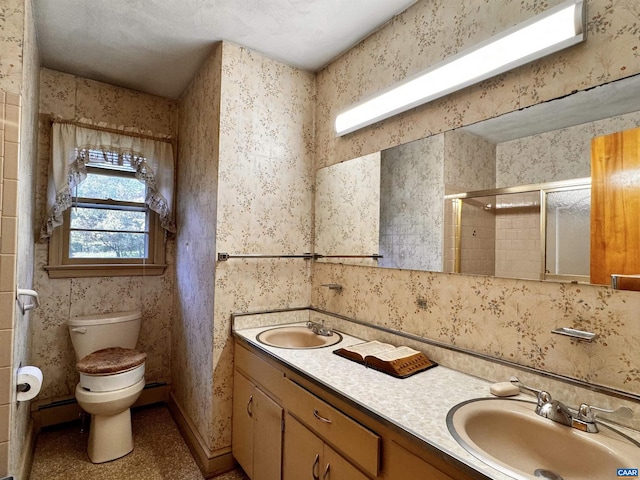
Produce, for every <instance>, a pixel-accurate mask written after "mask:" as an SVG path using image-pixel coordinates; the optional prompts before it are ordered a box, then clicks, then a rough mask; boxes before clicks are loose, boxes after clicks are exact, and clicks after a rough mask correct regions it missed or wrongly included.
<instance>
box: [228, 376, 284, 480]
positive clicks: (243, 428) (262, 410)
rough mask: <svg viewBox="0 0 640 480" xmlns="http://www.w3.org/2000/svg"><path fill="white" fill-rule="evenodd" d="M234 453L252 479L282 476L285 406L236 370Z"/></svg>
mask: <svg viewBox="0 0 640 480" xmlns="http://www.w3.org/2000/svg"><path fill="white" fill-rule="evenodd" d="M233 381H234V388H233V427H232V428H233V437H232V453H233V456H234V457H235V459H236V460H237V461H238V463H239V464H240V465H241V466H242V468H243V469H244V471H245V472H246V474H247V475H248V476H249V478H251V480H274V479H279V478H280V458H281V456H282V412H283V409H282V407H281V406H280V405H278V404H277V403H276V402H275V401H273V400H272V399H271V398H269V397H268V396H267V395H266V394H265V393H264V392H263V391H262V390H260V388H258V387H257V386H256V385H254V384H253V383H252V382H251V381H250V380H249V379H247V378H246V377H245V376H244V375H242V373H240V372H239V371H237V370H236V372H235V375H234V380H233Z"/></svg>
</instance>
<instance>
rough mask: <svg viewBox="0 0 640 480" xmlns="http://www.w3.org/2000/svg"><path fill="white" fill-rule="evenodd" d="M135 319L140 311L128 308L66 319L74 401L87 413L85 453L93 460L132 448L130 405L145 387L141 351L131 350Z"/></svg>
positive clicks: (136, 330)
mask: <svg viewBox="0 0 640 480" xmlns="http://www.w3.org/2000/svg"><path fill="white" fill-rule="evenodd" d="M141 318H142V314H141V313H140V312H138V311H129V312H117V313H111V314H100V315H87V316H82V317H74V318H71V319H69V320H68V322H67V324H68V327H69V334H70V335H71V342H72V343H73V348H74V350H75V353H76V360H77V364H76V368H77V370H78V372H79V373H80V382H79V383H78V385H77V386H76V400H77V401H78V405H80V407H81V408H82V409H83V410H84V411H85V412H87V413H89V414H91V428H90V431H89V443H88V446H87V453H88V454H89V459H90V460H91V461H92V462H93V463H103V462H108V461H110V460H115V459H117V458H120V457H123V456H125V455H127V454H128V453H130V452H131V451H132V450H133V436H132V433H131V411H130V407H131V405H133V404H134V402H135V401H136V400H137V399H138V397H139V396H140V393H141V392H142V389H143V388H144V385H145V380H144V368H145V363H144V362H145V359H146V354H145V353H143V352H139V351H137V350H134V348H135V346H136V343H137V341H138V334H139V333H140V322H141Z"/></svg>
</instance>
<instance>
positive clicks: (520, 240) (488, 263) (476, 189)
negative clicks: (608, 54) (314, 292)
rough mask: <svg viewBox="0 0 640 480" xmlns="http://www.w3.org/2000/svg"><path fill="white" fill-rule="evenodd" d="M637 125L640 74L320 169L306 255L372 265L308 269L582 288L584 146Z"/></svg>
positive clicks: (586, 197) (586, 218)
mask: <svg viewBox="0 0 640 480" xmlns="http://www.w3.org/2000/svg"><path fill="white" fill-rule="evenodd" d="M638 126H640V75H637V76H634V77H630V78H627V79H623V80H619V81H616V82H612V83H609V84H606V85H602V86H599V87H596V88H592V89H590V90H587V91H582V92H577V93H574V94H572V95H569V96H566V97H563V98H560V99H557V100H554V101H550V102H546V103H543V104H539V105H536V106H533V107H529V108H526V109H523V110H519V111H516V112H512V113H508V114H505V115H502V116H500V117H497V118H494V119H490V120H486V121H483V122H479V123H476V124H473V125H468V126H465V127H462V128H458V129H455V130H451V131H447V132H444V133H441V134H438V135H434V136H431V137H428V138H424V139H420V140H416V141H413V142H410V143H407V144H404V145H399V146H397V147H393V148H390V149H388V150H383V151H381V152H376V153H373V154H370V155H367V156H364V157H360V158H358V159H353V160H349V161H345V162H342V163H340V164H337V165H333V166H330V167H326V168H322V169H320V170H318V176H317V183H316V226H315V232H316V248H315V250H316V252H320V253H323V254H328V255H330V254H352V255H371V254H374V253H379V254H381V255H382V257H383V258H381V259H378V260H373V259H355V260H349V259H346V260H345V259H341V260H338V259H321V260H319V261H326V262H340V263H358V264H365V265H377V266H379V267H383V268H400V269H411V270H426V271H437V272H457V273H467V274H480V275H492V276H499V277H508V278H525V279H534V280H552V281H554V280H556V281H577V282H589V281H590V278H592V277H590V255H591V254H592V252H591V251H590V245H591V241H590V237H591V235H590V233H589V232H590V230H591V226H590V216H591V212H592V206H591V183H592V179H591V162H592V152H591V150H592V148H591V142H592V139H593V138H596V137H601V136H604V135H609V134H613V133H615V132H621V131H624V130H628V129H632V128H635V127H638ZM630 175H631V174H630ZM629 178H632V177H629ZM627 183H628V182H627ZM636 183H637V185H635V187H634V188H636V189H640V182H636ZM633 215H634V216H635V217H638V212H634V213H633ZM620 273H629V272H620ZM633 273H637V274H640V271H638V272H633ZM596 283H605V282H601V281H598V282H596Z"/></svg>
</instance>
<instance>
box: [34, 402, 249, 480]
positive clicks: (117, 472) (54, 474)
mask: <svg viewBox="0 0 640 480" xmlns="http://www.w3.org/2000/svg"><path fill="white" fill-rule="evenodd" d="M132 428H133V439H134V450H133V452H131V453H130V454H129V455H127V456H125V457H123V458H120V459H118V460H114V461H112V462H107V463H102V464H93V463H91V462H90V461H89V457H88V456H87V452H86V448H87V440H88V436H89V434H88V432H85V433H80V424H79V423H73V424H67V425H62V426H58V427H51V428H49V429H46V430H43V431H42V432H40V434H39V435H38V438H37V439H36V448H35V453H34V457H33V466H32V469H31V477H30V479H31V480H58V479H60V480H62V479H64V480H115V479H118V480H164V479H167V480H169V479H171V480H203V476H202V474H201V473H200V470H199V469H198V466H197V465H196V462H195V460H194V459H193V457H192V456H191V453H190V452H189V449H188V448H187V445H186V444H185V442H184V440H183V439H182V436H181V435H180V432H179V431H178V427H177V426H176V424H175V423H174V421H173V418H171V414H170V413H169V410H168V408H167V407H165V406H163V405H158V406H152V407H145V408H141V409H137V410H135V411H133V414H132ZM215 479H216V480H248V479H247V477H246V476H245V475H244V473H243V472H242V471H241V470H237V471H234V472H229V473H226V474H223V475H221V476H218V477H215Z"/></svg>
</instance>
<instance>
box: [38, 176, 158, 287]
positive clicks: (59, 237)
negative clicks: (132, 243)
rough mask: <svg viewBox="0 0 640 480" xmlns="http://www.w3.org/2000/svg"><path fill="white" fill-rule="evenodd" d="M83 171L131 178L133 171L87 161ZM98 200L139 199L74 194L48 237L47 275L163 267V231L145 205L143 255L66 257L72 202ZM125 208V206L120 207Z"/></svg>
mask: <svg viewBox="0 0 640 480" xmlns="http://www.w3.org/2000/svg"><path fill="white" fill-rule="evenodd" d="M87 172H88V173H92V174H98V175H107V176H123V177H131V178H135V172H132V171H123V170H119V169H108V168H100V167H95V166H90V165H87ZM82 203H84V204H94V205H95V204H102V205H113V206H116V207H126V206H127V205H130V206H134V205H135V206H139V205H140V202H126V201H120V200H112V201H109V200H102V199H100V200H96V199H85V198H74V205H72V206H71V207H69V208H68V209H66V210H65V211H64V213H63V223H62V225H61V226H60V227H59V228H56V229H55V230H54V232H53V234H52V235H51V238H50V240H49V265H47V266H45V267H44V268H45V270H47V271H48V273H49V278H72V277H114V276H141V275H162V274H163V273H164V271H165V269H166V267H167V265H166V263H165V237H166V236H165V231H164V229H163V228H162V227H161V225H160V221H159V218H158V214H157V213H155V212H154V211H152V210H151V209H150V208H149V207H148V206H147V205H145V212H146V215H147V224H148V239H147V255H148V256H147V257H146V258H117V257H116V258H77V257H76V258H73V257H69V244H70V232H71V228H70V227H71V209H72V208H74V206H75V205H76V204H78V205H80V204H82ZM123 210H126V208H123Z"/></svg>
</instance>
